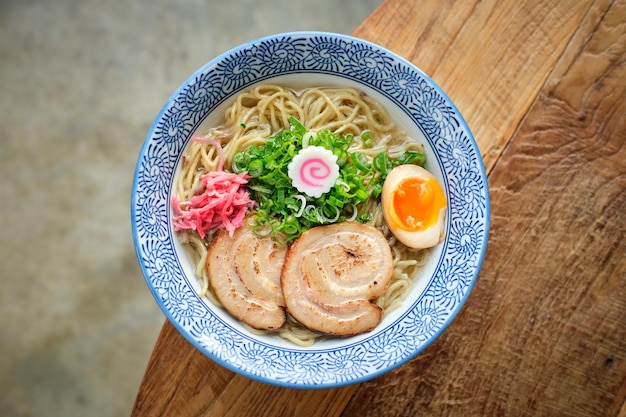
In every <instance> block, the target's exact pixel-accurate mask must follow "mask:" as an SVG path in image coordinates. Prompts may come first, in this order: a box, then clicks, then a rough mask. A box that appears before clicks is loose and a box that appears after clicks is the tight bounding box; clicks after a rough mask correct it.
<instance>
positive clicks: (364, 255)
mask: <svg viewBox="0 0 626 417" xmlns="http://www.w3.org/2000/svg"><path fill="white" fill-rule="evenodd" d="M392 274H393V257H392V254H391V248H390V247H389V244H388V243H387V240H386V239H385V237H384V235H383V234H382V232H381V231H380V230H378V229H377V228H375V227H373V226H368V225H364V224H361V223H357V222H342V223H336V224H333V225H328V226H320V227H315V228H312V229H309V230H307V231H306V232H304V233H303V234H302V235H301V236H300V237H299V238H298V239H297V240H296V241H295V242H294V243H293V244H292V245H291V247H290V248H289V251H288V252H287V257H286V259H285V265H284V266H283V271H282V275H281V287H282V290H283V297H284V298H285V305H286V306H287V312H288V313H289V314H291V316H293V318H295V319H296V320H297V321H299V322H300V323H301V324H302V325H304V326H306V327H308V328H309V329H311V330H313V331H316V332H319V333H325V334H332V335H340V336H349V335H355V334H359V333H363V332H367V331H370V330H372V329H373V328H374V327H376V325H378V323H380V321H381V320H382V316H383V311H382V309H381V308H380V307H378V306H377V305H375V304H373V303H372V300H374V299H375V298H377V297H379V296H381V295H383V294H384V293H385V291H386V289H387V287H388V286H389V283H390V281H391V277H392Z"/></svg>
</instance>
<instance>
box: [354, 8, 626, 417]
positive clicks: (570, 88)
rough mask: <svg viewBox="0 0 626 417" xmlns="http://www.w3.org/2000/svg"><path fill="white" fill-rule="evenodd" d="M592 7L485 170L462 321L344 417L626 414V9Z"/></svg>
mask: <svg viewBox="0 0 626 417" xmlns="http://www.w3.org/2000/svg"><path fill="white" fill-rule="evenodd" d="M595 7H596V9H595V10H592V11H591V12H590V13H588V14H587V21H585V22H584V24H583V25H582V28H583V29H581V30H585V31H586V30H587V28H589V27H593V28H594V30H593V33H594V34H593V36H591V37H586V36H582V33H578V34H576V36H573V38H572V39H573V41H572V43H570V45H569V46H568V49H567V51H565V53H564V54H563V55H562V58H561V61H560V62H559V65H557V66H556V68H555V70H554V71H553V72H552V74H551V75H550V77H549V79H548V80H547V82H546V85H545V88H544V90H543V91H542V92H541V94H540V95H539V97H538V98H537V100H536V101H535V103H534V105H533V107H532V109H531V111H530V112H529V114H527V115H526V117H525V121H524V123H523V124H522V125H521V127H520V128H519V131H518V132H517V134H515V136H514V137H513V139H512V141H511V143H510V144H509V146H508V147H507V149H506V150H505V152H504V153H503V155H502V158H501V160H500V161H498V164H497V165H496V166H495V168H494V170H493V172H492V173H491V176H490V179H489V183H490V191H491V203H492V224H491V235H490V242H489V248H488V250H487V256H486V259H485V262H484V264H483V269H482V273H481V275H480V278H479V281H478V283H477V284H476V287H475V288H474V291H473V293H472V295H471V296H470V299H469V301H468V303H467V304H466V306H465V308H464V310H463V312H462V314H461V315H460V316H459V317H458V318H457V320H456V321H455V322H454V323H453V324H452V325H451V326H450V328H449V329H448V330H447V331H446V332H445V333H444V335H443V337H441V338H440V339H438V340H437V341H436V342H435V343H434V344H433V345H432V346H431V347H430V348H429V349H427V350H426V352H425V353H424V354H423V355H420V356H419V357H418V358H416V359H415V360H414V361H413V362H411V363H409V364H408V365H407V366H404V367H402V368H400V369H399V370H397V371H395V372H392V373H390V374H387V375H385V376H383V377H381V378H379V379H378V380H375V381H370V382H367V383H365V384H363V386H362V387H361V389H360V390H359V391H358V392H357V393H356V395H355V397H354V398H353V399H352V401H351V402H350V404H349V405H348V407H347V408H346V411H345V412H344V413H343V414H342V416H344V417H350V416H359V415H362V414H363V413H364V412H366V411H367V410H369V409H372V408H375V407H377V405H378V404H381V403H385V405H386V407H379V408H380V413H379V414H378V415H379V416H396V415H418V414H427V415H459V414H460V415H464V416H473V415H516V416H519V415H529V416H531V415H532V416H541V415H545V416H552V415H559V416H582V415H584V416H615V415H618V413H620V409H621V413H622V414H623V412H624V411H623V408H622V406H623V403H624V398H626V240H625V238H626V222H625V221H624V219H625V217H624V216H625V214H624V213H626V162H625V161H626V117H625V116H624V115H625V114H626V100H625V97H626V83H625V82H624V80H626V66H625V65H624V64H625V58H624V57H625V56H626V30H625V28H624V25H625V24H626V2H616V3H614V4H610V5H608V7H607V5H606V4H603V3H596V4H595ZM586 33H589V32H586ZM388 398H393V401H389V400H388Z"/></svg>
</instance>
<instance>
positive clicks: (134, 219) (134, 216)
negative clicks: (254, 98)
mask: <svg viewBox="0 0 626 417" xmlns="http://www.w3.org/2000/svg"><path fill="white" fill-rule="evenodd" d="M302 37H304V38H307V39H309V38H313V37H323V38H329V39H336V40H338V41H343V42H348V43H351V44H355V45H359V46H363V47H367V48H371V49H372V50H375V51H379V52H381V53H383V54H384V55H385V56H386V57H389V58H390V59H391V60H393V61H394V63H395V64H399V65H401V66H403V67H406V68H408V69H410V70H411V71H413V72H415V74H418V75H419V77H421V79H422V80H424V81H425V82H426V83H427V85H428V87H430V88H432V89H433V90H434V91H435V92H436V94H438V95H439V96H440V97H441V98H442V99H443V100H444V101H445V104H446V105H447V106H448V108H449V109H450V111H451V112H452V113H453V114H454V115H455V117H456V120H457V122H458V124H459V126H458V128H459V129H460V130H461V131H462V132H464V133H465V134H466V145H468V146H469V148H470V149H469V150H470V152H473V155H474V156H476V155H477V156H478V157H477V158H476V160H474V161H473V166H474V168H476V169H477V171H478V172H477V173H476V174H477V176H478V178H479V180H480V183H481V185H482V188H481V192H482V193H483V194H482V195H481V197H482V198H483V199H484V200H483V204H484V210H483V216H482V217H481V220H482V233H483V234H482V237H481V238H480V241H479V242H478V244H479V246H480V250H479V251H478V252H477V253H476V261H475V263H474V267H473V268H472V271H471V277H470V279H469V282H468V283H467V285H466V287H465V292H464V293H463V294H462V296H461V297H460V298H459V299H458V302H457V304H456V305H455V307H454V308H452V309H451V310H450V313H449V314H448V315H447V317H446V318H445V320H444V321H443V322H442V323H441V324H440V325H439V326H438V328H437V329H436V331H435V332H434V333H433V334H432V335H430V337H429V338H428V339H427V340H426V341H425V342H423V343H421V344H420V345H419V347H418V348H417V349H413V350H411V352H410V353H409V354H408V355H405V356H404V357H403V358H402V359H401V360H399V361H396V362H394V363H393V364H392V365H390V366H385V367H382V368H380V369H378V370H376V371H373V372H369V373H367V374H364V375H358V376H355V377H352V378H348V379H346V380H334V381H332V382H321V383H320V382H315V383H310V382H304V383H303V382H297V381H285V380H277V379H274V378H272V377H267V376H262V375H258V374H254V373H251V372H250V371H248V370H246V369H243V368H242V367H241V366H239V365H237V364H234V363H232V362H230V361H227V360H224V359H223V358H220V357H219V356H218V355H216V354H215V353H214V352H209V351H207V348H206V346H204V345H202V344H201V343H200V342H199V340H198V338H197V337H194V336H192V335H191V334H190V332H189V330H188V328H187V326H185V325H183V324H182V323H180V322H179V320H177V318H176V317H175V316H174V315H173V313H172V312H171V311H170V309H168V308H167V306H166V305H165V304H164V303H163V300H162V297H161V295H160V294H159V291H158V289H157V288H156V287H155V286H154V285H153V284H152V282H151V281H150V271H148V269H147V267H146V264H145V260H144V259H143V252H142V249H141V240H142V237H141V236H140V234H141V233H140V231H139V229H138V227H137V223H138V219H139V217H140V214H141V213H139V212H138V210H137V203H138V189H139V187H140V185H139V182H140V181H139V179H140V175H141V172H142V165H141V164H142V157H143V156H144V155H146V153H147V152H148V148H149V145H150V143H151V140H152V139H153V137H154V133H155V131H156V130H157V129H158V128H159V122H160V121H161V120H162V119H163V117H164V115H165V114H166V113H167V111H168V109H170V108H171V107H172V106H173V105H174V104H175V103H176V100H177V98H179V97H181V95H182V94H183V93H184V91H185V89H186V88H188V87H189V86H190V85H192V84H193V83H194V82H195V81H196V80H197V79H198V77H199V76H200V75H202V74H205V73H206V72H207V71H209V70H210V69H211V68H214V67H216V66H217V65H218V64H219V63H221V62H223V61H224V60H226V59H227V58H228V57H232V56H235V55H237V54H238V53H241V52H242V51H245V50H249V49H250V48H253V47H255V45H260V44H263V43H265V42H272V41H275V40H278V39H296V38H302ZM303 72H305V73H306V72H308V71H306V70H305V71H303ZM336 75H337V76H340V75H339V74H336ZM263 81H264V80H257V81H255V82H253V83H252V84H246V85H245V86H244V87H241V88H239V89H235V90H234V91H231V92H230V93H228V94H226V95H225V96H224V97H222V98H221V100H220V103H221V102H224V101H225V100H227V99H228V98H229V97H233V96H235V95H236V94H237V93H240V92H241V91H243V90H245V89H249V88H250V87H251V86H252V85H255V84H258V83H259V82H263ZM392 101H394V100H392ZM396 104H397V105H399V106H400V105H401V103H396ZM219 105H220V104H219V103H218V104H215V106H213V109H215V108H217V107H219ZM207 114H208V113H207ZM198 126H199V124H196V125H195V127H194V129H192V130H191V132H190V133H192V132H193V131H195V130H196V129H197V127H198ZM419 128H420V129H422V127H419ZM186 143H187V141H185V144H186ZM428 146H432V145H430V143H429V145H428ZM183 149H184V146H183ZM434 151H435V149H434V147H433V152H434ZM442 171H443V168H442ZM173 176H174V174H172V177H173ZM169 185H170V186H171V182H170V184H169ZM446 189H447V185H446ZM169 190H170V188H169V187H168V193H167V197H168V198H169ZM166 204H169V199H168V200H167V201H166ZM450 206H451V204H449V205H448V213H447V216H446V218H447V219H446V224H449V223H450V221H451V220H450V217H451V216H450V211H451V207H450ZM168 213H169V211H168ZM166 221H167V223H168V225H169V222H170V219H169V218H167V219H166ZM131 226H132V235H133V241H134V245H135V251H136V255H137V258H138V261H139V264H140V266H141V270H142V274H143V276H144V279H145V282H146V284H147V286H148V287H149V289H150V291H151V293H152V295H153V297H154V299H155V300H156V301H157V304H158V305H159V307H160V308H161V311H162V312H163V313H164V314H165V316H166V318H167V319H168V320H169V321H170V323H172V324H173V325H174V327H175V328H176V329H177V331H179V332H180V333H181V334H182V335H183V336H184V337H185V338H186V339H187V340H188V341H189V342H190V343H191V344H192V345H193V346H194V347H195V348H197V349H198V350H200V351H201V352H202V353H203V354H205V355H206V356H208V357H210V358H211V359H212V360H214V361H216V362H217V363H218V364H220V365H221V366H224V367H226V368H227V369H230V370H231V371H234V372H236V373H238V374H241V375H243V376H246V377H249V378H251V379H253V380H257V381H261V382H265V383H269V384H272V385H278V386H282V387H290V388H307V389H311V388H314V389H318V388H336V387H341V386H345V385H351V384H355V383H360V382H364V381H366V380H369V379H372V378H375V377H378V376H380V375H382V374H384V373H387V372H389V371H391V370H393V369H395V368H397V367H399V366H401V365H403V364H404V363H406V362H408V361H409V360H411V359H413V358H414V357H416V356H417V355H419V354H420V353H421V352H422V351H423V350H424V349H426V348H427V347H428V346H429V345H430V344H432V343H433V342H434V341H435V340H436V339H437V338H438V337H439V336H440V335H441V333H443V331H444V330H445V329H446V328H447V327H448V326H449V325H450V323H451V322H452V321H453V320H454V319H455V317H456V316H457V315H458V313H459V312H460V310H461V309H462V307H463V305H464V304H465V302H466V300H467V298H468V297H469V295H470V293H471V291H472V289H473V287H474V285H475V283H476V281H477V278H478V274H479V272H480V269H481V266H482V262H483V259H484V255H485V251H486V247H487V242H488V236H489V228H490V201H489V191H488V184H487V174H486V171H485V167H484V165H483V161H482V157H481V154H480V151H479V149H478V145H477V144H476V141H475V139H474V136H473V134H472V132H471V131H470V129H469V126H468V125H467V123H466V121H465V119H464V118H463V116H462V115H461V113H460V111H459V110H458V108H457V107H456V105H455V104H454V103H453V102H452V100H451V99H450V98H449V97H448V96H447V94H446V93H445V92H444V91H443V90H442V89H441V87H440V86H439V85H438V84H437V83H435V82H434V81H433V80H432V79H431V78H430V77H429V76H428V75H426V74H425V73H424V72H423V71H422V70H421V69H419V68H418V67H417V66H416V65H415V64H413V63H411V62H409V61H408V60H406V59H405V58H403V57H401V56H399V55H398V54H396V53H394V52H392V51H390V50H388V49H386V48H385V47H383V46H381V45H377V44H375V43H372V42H369V41H366V40H363V39H360V38H356V37H353V36H350V35H344V34H339V33H333V32H323V31H293V32H284V33H276V34H272V35H267V36H263V37H259V38H256V39H252V40H250V41H247V42H245V43H242V44H240V45H238V46H235V47H233V48H231V49H229V50H227V51H225V52H223V53H221V54H219V55H218V56H216V57H214V58H213V59H211V60H209V61H208V62H207V63H206V64H204V65H202V66H201V67H200V68H199V69H197V70H196V71H194V72H193V74H191V75H190V76H189V77H188V78H187V79H186V80H185V81H184V82H183V83H182V84H181V85H180V86H179V87H178V88H177V89H176V90H175V91H174V93H173V94H172V95H171V96H170V97H169V99H168V100H167V101H166V102H165V104H164V105H163V106H162V108H161V110H160V111H159V113H158V114H157V116H156V117H155V119H154V121H153V122H152V124H151V126H150V129H149V130H148V133H147V135H146V137H145V140H144V142H143V145H142V147H141V150H140V152H139V157H138V160H137V165H136V168H135V172H134V176H133V185H132V190H131ZM446 239H448V236H447V237H446ZM438 267H439V266H438ZM438 267H437V268H438ZM431 279H432V277H431ZM196 295H197V294H196ZM411 308H413V307H411ZM407 311H408V310H407ZM359 343H361V342H357V345H358V344H359ZM279 350H283V349H279ZM293 351H298V349H297V348H295V349H293Z"/></svg>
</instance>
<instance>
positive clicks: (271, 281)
mask: <svg viewBox="0 0 626 417" xmlns="http://www.w3.org/2000/svg"><path fill="white" fill-rule="evenodd" d="M286 253H287V247H286V246H281V245H279V244H277V243H276V242H275V241H274V240H273V239H271V238H269V237H266V238H263V237H259V236H257V235H256V234H255V233H254V232H253V231H252V229H250V228H249V227H247V226H242V227H239V228H238V229H236V231H235V233H234V235H233V237H230V236H229V234H228V232H226V231H224V230H222V231H220V232H219V233H218V234H217V236H216V237H215V239H214V240H213V243H212V244H211V247H210V248H209V253H208V256H207V271H208V275H209V284H210V285H211V288H212V289H213V292H214V293H215V296H216V297H217V299H218V300H219V301H220V302H221V303H222V305H223V306H224V308H225V309H226V310H227V311H228V312H229V313H230V314H232V315H233V316H235V317H236V318H238V319H239V320H241V321H243V322H244V323H246V324H248V325H249V326H251V327H253V328H255V329H262V330H276V329H278V328H280V327H281V326H282V325H283V323H284V322H285V318H286V317H285V308H284V306H285V303H284V299H283V296H282V292H281V289H280V274H281V269H282V266H283V263H284V260H285V255H286Z"/></svg>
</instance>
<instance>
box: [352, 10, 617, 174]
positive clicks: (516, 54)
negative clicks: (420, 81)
mask: <svg viewBox="0 0 626 417" xmlns="http://www.w3.org/2000/svg"><path fill="white" fill-rule="evenodd" d="M592 4H593V1H592V0H579V1H574V2H569V1H563V2H558V1H557V2H546V1H544V0H526V1H517V2H514V1H504V2H503V1H500V0H487V1H481V2H474V1H470V2H466V1H444V2H434V1H433V2H421V1H420V2H407V1H400V0H396V1H393V0H388V1H386V2H385V3H384V4H383V5H382V6H381V7H380V8H379V9H377V10H376V11H375V12H374V13H373V14H372V16H371V17H370V18H369V19H367V20H366V21H364V22H363V24H362V25H360V26H359V27H358V28H357V30H356V31H355V35H356V36H358V37H361V38H364V39H368V40H371V41H373V42H376V43H379V44H381V45H382V46H385V47H387V48H388V49H390V50H392V51H394V52H396V53H398V54H400V55H402V56H403V57H405V58H407V59H408V60H410V61H411V62H413V63H414V64H415V65H417V66H418V67H419V68H421V69H422V70H423V71H424V72H426V73H427V74H428V75H430V76H431V77H432V78H433V80H434V81H435V82H437V84H439V85H440V86H441V87H442V88H443V89H444V91H446V93H447V94H448V95H449V96H450V98H451V99H452V101H454V103H455V104H456V106H457V107H458V108H459V110H460V111H461V113H462V114H463V115H464V117H465V119H466V121H467V123H468V125H469V127H470V129H471V130H472V132H473V133H474V136H475V139H476V142H477V143H478V147H479V149H480V150H481V153H482V155H483V160H484V162H485V166H486V168H487V171H488V172H490V171H491V169H492V168H493V166H494V164H495V162H496V160H497V158H498V156H499V154H500V153H501V152H502V149H504V147H505V146H506V144H507V142H508V141H509V140H510V138H511V136H512V135H513V133H514V132H515V129H516V127H517V126H518V124H519V122H520V121H521V120H522V118H523V117H524V115H525V114H526V113H527V111H528V109H529V108H530V106H531V104H532V102H533V101H534V99H535V98H536V96H537V94H538V93H539V91H540V90H541V88H542V87H543V84H544V83H545V80H546V79H547V77H548V75H549V73H550V71H551V69H552V68H553V66H554V64H555V62H556V61H557V60H558V59H559V57H560V56H561V54H562V53H563V51H564V50H565V48H566V46H567V44H568V42H569V41H570V38H571V37H572V34H573V33H574V32H575V31H576V28H577V27H578V26H579V25H580V23H581V21H582V20H583V18H584V17H585V15H586V14H587V13H588V12H589V9H590V8H591V5H592ZM604 7H606V5H605V6H604ZM396 15H400V16H402V18H401V19H402V20H407V21H411V22H412V23H413V24H411V25H401V24H400V25H398V26H396V25H388V24H387V22H389V21H393V20H398V19H397V18H395V16H396Z"/></svg>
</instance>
